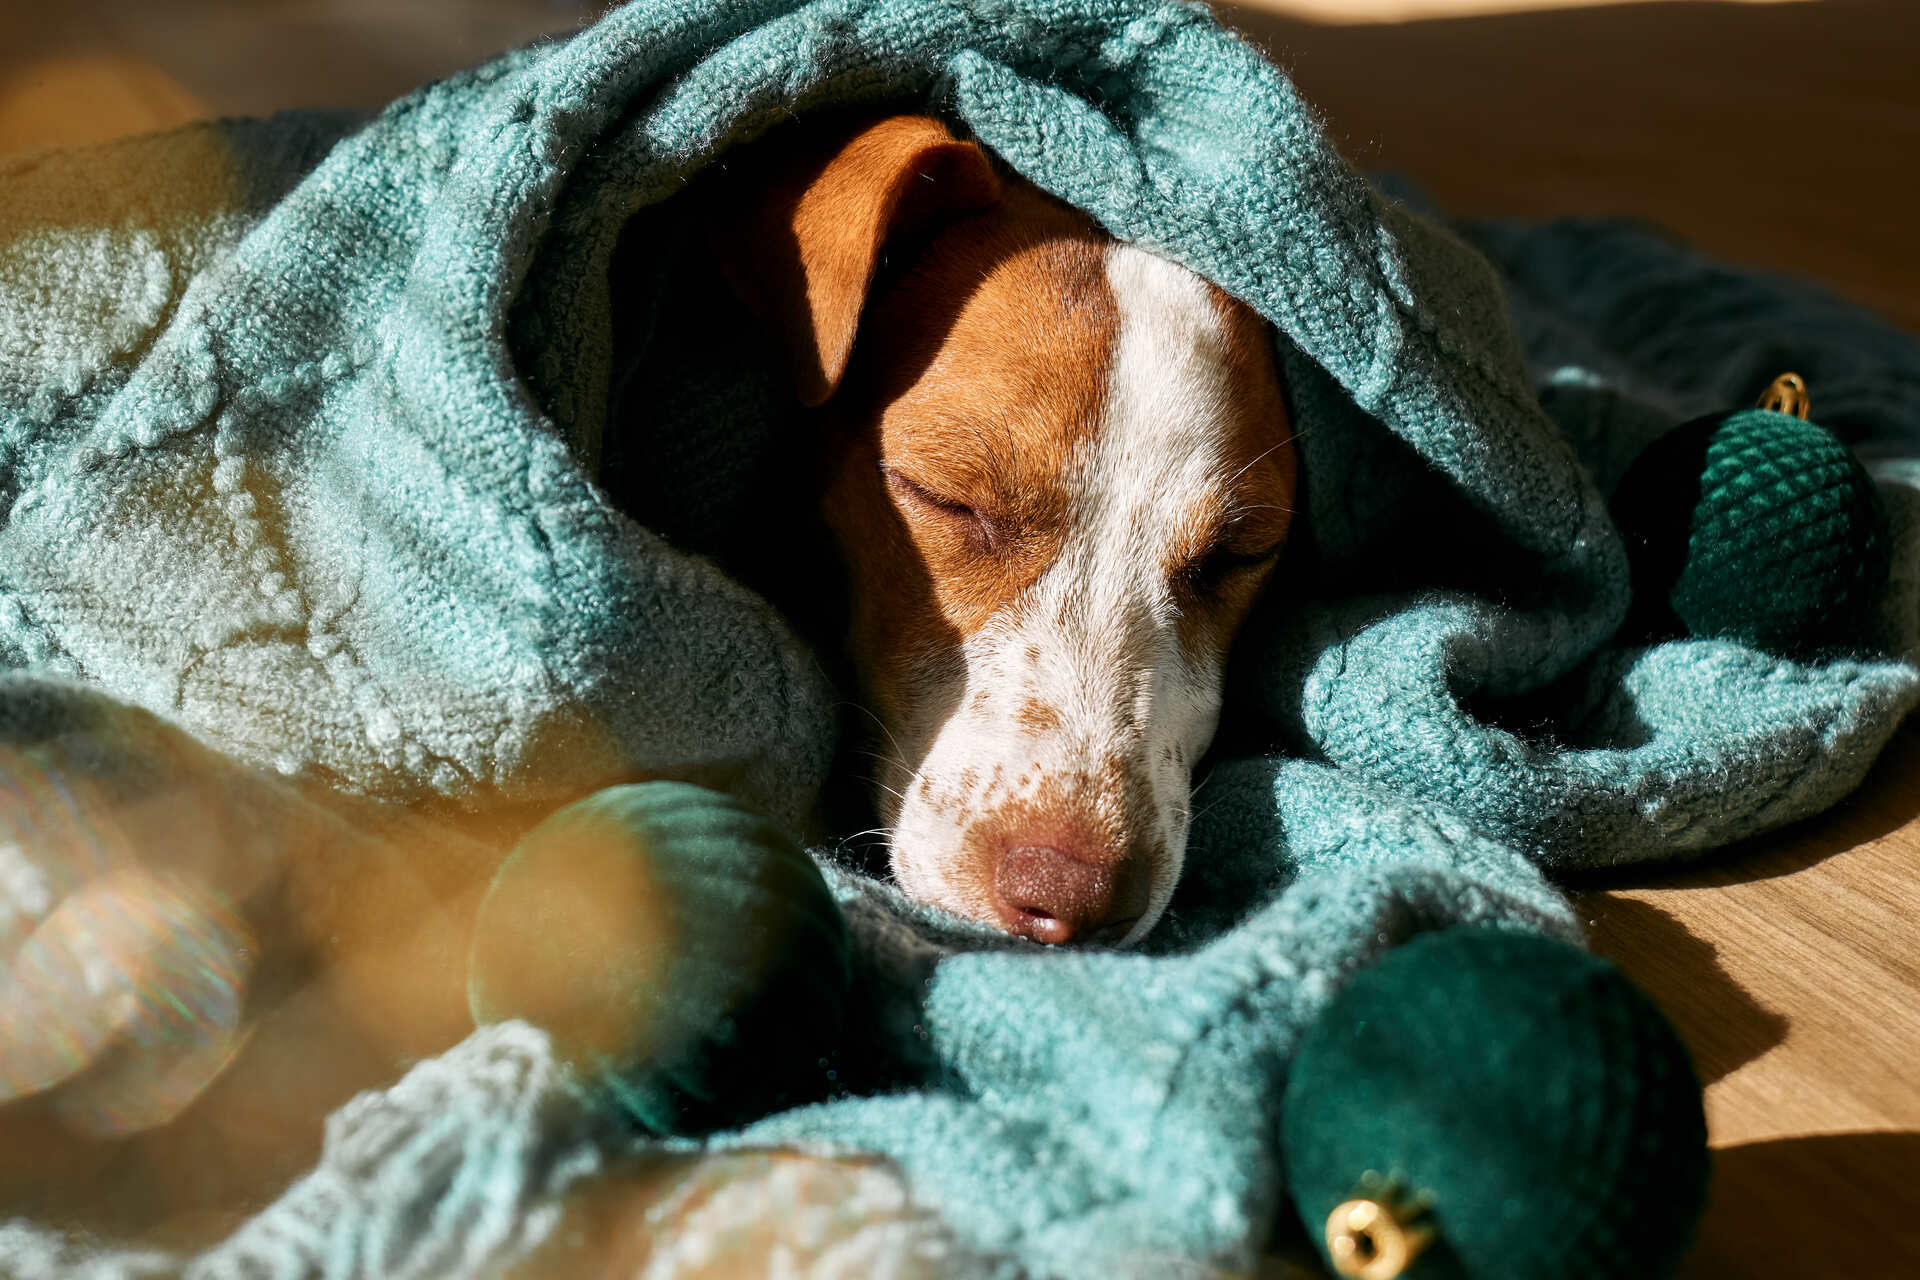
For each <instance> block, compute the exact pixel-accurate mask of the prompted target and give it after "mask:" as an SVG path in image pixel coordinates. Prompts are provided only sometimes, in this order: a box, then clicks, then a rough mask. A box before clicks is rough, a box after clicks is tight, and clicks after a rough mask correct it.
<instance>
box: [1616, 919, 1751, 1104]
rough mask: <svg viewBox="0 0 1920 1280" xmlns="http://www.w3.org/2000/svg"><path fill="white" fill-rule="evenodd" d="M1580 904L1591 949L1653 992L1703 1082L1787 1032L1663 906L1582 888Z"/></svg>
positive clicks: (1725, 1072) (1731, 1068)
mask: <svg viewBox="0 0 1920 1280" xmlns="http://www.w3.org/2000/svg"><path fill="white" fill-rule="evenodd" d="M1579 905H1580V910H1581V912H1582V913H1583V914H1584V915H1586V916H1587V918H1588V919H1589V920H1590V921H1592V925H1591V933H1590V938H1591V942H1592V946H1593V949H1594V950H1595V951H1597V952H1599V953H1600V954H1601V955H1604V956H1606V957H1608V958H1609V959H1611V960H1613V961H1614V963H1616V964H1618V965H1619V966H1620V967H1621V969H1623V970H1624V971H1625V972H1626V973H1627V975H1628V976H1629V977H1631V978H1633V980H1634V981H1635V982H1636V983H1638V984H1639V985H1640V987H1641V989H1642V990H1644V991H1646V992H1647V994H1648V995H1649V996H1651V997H1653V1000H1654V1002H1655V1003H1656V1004H1658V1005H1659V1006H1660V1010H1661V1012H1662V1013H1665V1014H1666V1015H1667V1018H1668V1019H1669V1020H1670V1021H1671V1022H1672V1023H1673V1024H1674V1027H1675V1029H1676V1030H1678V1031H1679V1032H1680V1038H1681V1039H1682V1040H1684V1041H1685V1042H1686V1045H1687V1048H1688V1049H1689V1050H1690V1051H1691V1052H1692V1054H1693V1065H1694V1069H1695V1070H1696V1071H1698V1072H1699V1073H1700V1081H1701V1083H1702V1084H1707V1085H1710V1084H1712V1083H1713V1082H1714V1081H1716V1080H1718V1079H1720V1078H1721V1077H1722V1076H1726V1075H1730V1074H1732V1073H1733V1072H1734V1071H1736V1070H1738V1069H1739V1068H1740V1067H1743V1066H1745V1065H1746V1064H1747V1063H1749V1062H1752V1061H1753V1060H1754V1059H1756V1058H1758V1057H1759V1056H1760V1055H1761V1054H1763V1053H1765V1052H1767V1050H1769V1049H1771V1048H1773V1047H1774V1046H1775V1045H1778V1044H1779V1043H1781V1042H1782V1041H1783V1040H1785V1039H1786V1036H1787V1027H1788V1020H1787V1019H1786V1018H1785V1017H1783V1016H1781V1015H1780V1014H1778V1013H1775V1012H1773V1011H1772V1010H1770V1009H1768V1008H1766V1007H1765V1006H1763V1005H1761V1004H1760V1003H1759V1002H1758V1001H1756V1000H1755V999H1754V998H1753V997H1752V996H1750V995H1748V994H1747V992H1746V989H1745V988H1743V987H1742V986H1741V985H1740V984H1739V983H1737V982H1735V981H1734V980H1733V978H1732V977H1731V976H1729V975H1728V973H1727V971H1726V969H1725V968H1723V967H1722V966H1721V964H1720V960H1719V954H1718V952H1717V951H1716V950H1715V948H1714V946H1713V944H1712V943H1710V942H1706V941H1703V940H1702V939H1700V938H1698V937H1696V936H1694V935H1693V934H1692V933H1690V932H1689V931H1688V930H1687V928H1686V926H1684V925H1682V924H1681V923H1680V922H1679V921H1678V920H1675V919H1674V918H1673V917H1672V916H1669V915H1668V914H1667V913H1666V912H1664V911H1662V910H1660V909H1659V908H1658V907H1655V906H1652V905H1650V904H1648V903H1645V902H1641V901H1638V900H1636V899H1633V898H1622V897H1616V896H1614V895H1612V894H1604V893H1599V894H1589V895H1586V896H1583V897H1582V898H1581V899H1580V903H1579ZM1675 974H1683V975H1684V976H1685V978H1684V983H1683V984H1675V983H1674V982H1673V975H1675ZM1655 979H1661V980H1660V981H1656V980H1655Z"/></svg>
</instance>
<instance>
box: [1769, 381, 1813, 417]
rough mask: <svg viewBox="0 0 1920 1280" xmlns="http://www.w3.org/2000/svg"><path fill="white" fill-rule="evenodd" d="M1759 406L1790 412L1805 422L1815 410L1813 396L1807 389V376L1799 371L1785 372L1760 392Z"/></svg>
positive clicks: (1780, 411)
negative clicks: (1804, 376) (1803, 375)
mask: <svg viewBox="0 0 1920 1280" xmlns="http://www.w3.org/2000/svg"><path fill="white" fill-rule="evenodd" d="M1758 406H1759V407H1760V408H1762V409H1771V410H1773V411H1774V412H1775V413H1790V414H1792V415H1793V416H1794V417H1796V418H1798V419H1800V420H1801V421H1802V422H1805V421H1806V420H1807V415H1809V414H1811V413H1812V412H1813V396H1812V395H1811V394H1810V393H1809V392H1808V391H1807V380H1806V379H1805V378H1803V377H1801V376H1800V375H1799V374H1797V373H1783V374H1781V375H1780V376H1779V377H1777V378H1775V379H1774V380H1773V381H1772V382H1771V383H1769V384H1768V386H1767V389H1766V390H1765V391H1763V392H1761V393H1760V399H1759V402H1758Z"/></svg>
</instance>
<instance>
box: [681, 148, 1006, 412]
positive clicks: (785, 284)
mask: <svg viewBox="0 0 1920 1280" xmlns="http://www.w3.org/2000/svg"><path fill="white" fill-rule="evenodd" d="M999 198H1000V182H999V179H998V178H997V177H996V176H995V174H994V171H993V166H992V164H991V162H990V161H989V160H988V159H987V155H986V152H985V151H983V150H981V148H980V147H979V146H978V145H977V144H975V143H972V142H965V141H962V140H960V139H959V138H956V137H955V136H954V135H953V133H952V131H951V130H949V129H948V128H947V126H946V125H945V124H943V123H941V122H940V121H938V120H935V119H932V118H930V117H927V116H888V117H886V118H884V119H880V120H873V119H870V118H869V119H865V120H862V121H860V122H859V123H858V124H856V125H853V126H851V127H848V128H843V129H839V130H834V131H831V132H829V133H827V134H824V135H823V134H818V133H814V132H807V133H805V134H803V135H801V136H799V137H797V138H796V137H794V136H793V135H791V134H786V133H782V134H776V135H775V136H774V137H773V138H771V139H769V140H767V141H765V142H762V143H759V144H757V145H755V146H754V147H752V148H751V149H750V150H749V151H748V152H747V153H746V154H744V155H743V156H742V157H741V158H740V159H739V160H736V161H734V162H732V163H730V164H729V165H728V173H727V175H726V177H725V178H724V179H723V181H722V183H721V184H720V186H719V188H718V190H717V192H716V195H715V199H714V202H713V216H712V218H711V219H710V220H709V223H708V233H709V235H710V237H711V238H712V241H713V249H714V252H715V255H716V257H717V258H718V260H719V262H720V264H721V269H722V270H723V272H724V273H725V274H726V276H727V279H728V281H729V283H731V284H732V286H733V288H734V290H735V291H736V292H737V293H738V294H739V295H740V298H741V300H742V301H743V302H745V303H746V305H747V307H748V308H749V309H750V310H751V311H753V312H754V313H756V315H757V316H758V317H759V318H760V319H761V320H762V321H763V322H764V323H765V324H766V325H767V326H768V330H769V332H770V333H771V334H772V335H773V336H774V338H775V339H776V341H778V343H779V344H780V346H781V347H782V349H783V350H784V352H785V354H786V355H787V357H788V359H789V361H790V363H791V365H792V370H793V381H794V389H795V391H796V392H797V393H798V395H799V397H800V401H801V403H802V404H805V405H807V406H808V407H813V406H816V405H819V404H822V403H824V402H825V401H826V400H827V399H828V398H829V397H831V396H832V395H833V393H834V391H835V390H836V389H837V388H838V386H839V385H840V379H841V376H842V375H843V374H845V372H846V368H847V360H848V357H849V356H850V355H851V354H852V351H853V339H854V334H855V332H856V331H857V330H858V328H859V324H860V312H861V310H862V309H863V307H864V306H865V305H866V300H867V292H868V290H869V288H870V287H871V285H872V283H873V277H874V272H875V269H876V268H877V267H878V266H879V263H880V259H881V251H882V250H883V249H884V248H885V247H886V245H887V242H888V241H889V240H890V239H895V238H898V237H901V236H904V235H908V234H911V233H912V232H913V231H914V230H915V229H917V228H921V227H924V226H926V225H927V224H928V223H929V222H931V221H932V220H933V219H935V218H938V217H940V216H942V215H943V214H951V213H957V212H964V211H966V210H970V209H979V208H985V207H986V206H988V205H991V204H993V203H994V202H996V201H997V200H998V199H999Z"/></svg>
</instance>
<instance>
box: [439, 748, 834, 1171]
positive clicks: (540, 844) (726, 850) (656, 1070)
mask: <svg viewBox="0 0 1920 1280" xmlns="http://www.w3.org/2000/svg"><path fill="white" fill-rule="evenodd" d="M848 980H849V979H848V959H847V935H846V925H845V922H844V921H843V920H842V918H841V915H840V910H839V907H838V905H837V904H836V903H835V902H834V900H833V895H832V894H831V892H830V891H829V890H828V888H827V885H826V882H825V881H824V880H823V879H821V876H820V872H819V870H818V869H817V868H816V867H815V866H814V865H813V860H812V859H811V858H809V857H808V856H807V854H806V852H805V851H804V850H803V849H801V848H800V846H799V845H798V844H797V843H796V842H795V841H794V840H793V838H792V837H791V836H789V835H788V834H787V833H786V832H785V831H784V830H782V829H781V828H780V827H779V826H778V825H777V824H775V823H774V822H772V821H771V820H770V819H768V818H765V817H763V816H762V815H760V814H758V813H756V812H755V811H753V810H752V809H750V808H748V807H747V806H746V805H744V804H742V803H741V802H740V801H738V800H736V799H734V798H733V797H732V796H729V795H725V794H722V793H720V792H717V791H711V790H708V789H707V788H705V787H698V786H694V785H692V784H689V783H682V782H647V783H639V784H635V785H630V786H620V787H609V788H607V789H606V790H604V791H599V792H596V793H595V794H593V795H592V796H589V797H588V798H586V799H585V800H582V801H580V802H578V803H576V804H572V805H569V806H567V807H566V808H564V809H562V810H560V811H559V812H558V813H555V814H554V815H553V816H552V817H550V818H548V819H547V820H546V821H545V822H542V823H541V824H540V825H539V826H537V827H535V828H534V829H533V830H532V831H530V832H529V833H527V835H526V837H525V838H524V839H522V840H521V841H520V843H519V844H518V845H517V846H516V847H515V848H514V851H513V853H512V854H511V855H510V856H509V857H508V858H507V860H506V861H505V862H504V863H503V864H502V865H501V867H500V869H499V870H498V872H497V873H496V874H495V875H494V879H493V883H492V885H491V886H490V887H489V889H488V891H487V896H486V898H485V899H484V900H483V901H482V903H481V905H480V909H479V912H478V915H477V917H476V920H475V925H474V934H473V944H472V950H471V952H470V953H469V959H468V966H467V1000H468V1004H469V1006H470V1008H471V1010H472V1012H473V1017H474V1020H475V1021H476V1022H479V1023H486V1022H493V1021H499V1020H502V1019H506V1018H524V1019H526V1020H527V1021H529V1022H533V1023H535V1024H537V1025H539V1026H541V1027H543V1028H545V1029H546V1030H547V1031H548V1032H549V1033H550V1034H551V1035H552V1037H553V1040H554V1045H555V1048H556V1051H557V1052H559V1053H560V1054H561V1055H562V1056H564V1057H565V1058H567V1059H568V1060H569V1061H572V1062H574V1063H575V1064H576V1065H577V1066H579V1067H580V1068H581V1069H582V1070H583V1071H584V1072H585V1073H586V1074H587V1075H588V1076H589V1077H590V1078H594V1079H597V1080H599V1081H601V1082H602V1083H604V1084H605V1085H607V1086H608V1088H609V1089H610V1092H611V1094H612V1096H613V1097H614V1098H615V1100H616V1101H617V1103H618V1104H619V1105H620V1106H621V1107H622V1108H623V1109H625V1110H626V1111H627V1112H628V1113H629V1114H630V1115H631V1116H632V1117H633V1118H634V1119H635V1120H636V1121H638V1122H639V1123H640V1124H641V1125H642V1126H644V1127H645V1128H646V1129H647V1130H649V1131H650V1132H653V1133H655V1134H662V1135H665V1134H697V1133H702V1132H706V1131H709V1130H712V1129H715V1128H720V1127H723V1126H726V1125H730V1124H736V1123H741V1122H744V1121H746V1120H750V1119H753V1118H756V1117H758V1116H760V1115H764V1114H766V1113H767V1112H769V1111H772V1110H774V1109H776V1108H779V1107H782V1106H787V1105H791V1104H793V1103H797V1102H802V1101H807V1100H810V1099H812V1098H815V1097H818V1096H819V1095H821V1094H822V1093H824V1092H825V1091H826V1082H827V1079H828V1077H827V1073H826V1069H825V1066H824V1063H823V1060H828V1059H830V1058H831V1055H832V1054H833V1052H834V1050H835V1048H836V1047H837V1045H838V1043H839V1038H840V1031H841V1027H842V1023H843V1020H844V1017H845V1004H846V997H847V986H848Z"/></svg>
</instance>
